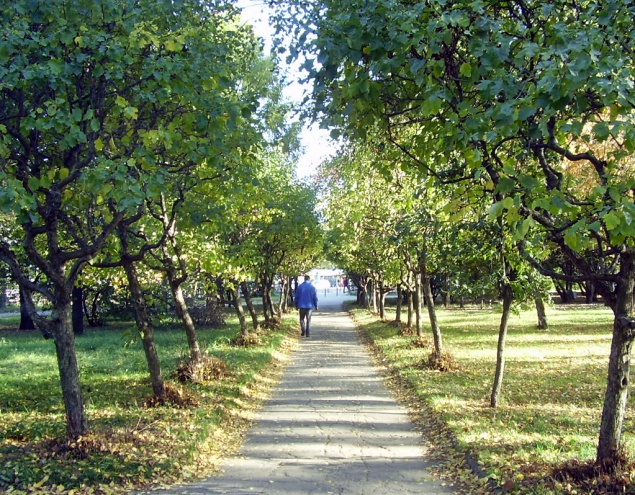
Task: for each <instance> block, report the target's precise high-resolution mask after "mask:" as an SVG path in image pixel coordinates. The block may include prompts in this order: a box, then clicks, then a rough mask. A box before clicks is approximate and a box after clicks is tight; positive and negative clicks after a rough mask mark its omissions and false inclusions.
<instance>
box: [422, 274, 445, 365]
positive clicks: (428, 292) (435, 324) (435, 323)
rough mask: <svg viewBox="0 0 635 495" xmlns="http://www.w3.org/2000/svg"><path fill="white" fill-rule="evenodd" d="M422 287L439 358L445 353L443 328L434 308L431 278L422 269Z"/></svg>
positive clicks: (435, 349)
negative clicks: (442, 335)
mask: <svg viewBox="0 0 635 495" xmlns="http://www.w3.org/2000/svg"><path fill="white" fill-rule="evenodd" d="M421 274H422V284H421V285H422V287H423V292H424V294H425V297H426V299H427V300H428V305H427V306H428V317H429V318H430V326H431V327H432V338H433V339H434V351H435V352H436V354H437V356H441V354H442V353H443V339H442V337H441V328H440V327H439V320H438V319H437V312H436V310H435V307H434V297H433V296H432V287H431V286H430V277H429V276H428V272H427V270H426V268H425V267H424V266H423V267H421Z"/></svg>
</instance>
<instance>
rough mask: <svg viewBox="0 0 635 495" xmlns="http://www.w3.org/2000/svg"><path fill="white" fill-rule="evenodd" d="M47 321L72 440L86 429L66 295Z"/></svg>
mask: <svg viewBox="0 0 635 495" xmlns="http://www.w3.org/2000/svg"><path fill="white" fill-rule="evenodd" d="M51 321H52V328H51V330H52V333H53V335H54V339H55V352H56V354H57V367H58V369H59V373H60V383H61V386H62V397H63V399H64V408H65V409H66V434H67V435H68V438H69V439H71V440H75V439H77V438H79V437H80V436H82V435H85V434H86V433H88V420H87V419H86V415H85V413H84V401H83V398H82V391H81V386H80V381H79V368H78V366H77V356H76V353H75V334H74V333H73V322H72V306H71V302H70V298H69V299H68V302H61V303H58V304H56V307H55V308H54V309H53V316H52V320H51Z"/></svg>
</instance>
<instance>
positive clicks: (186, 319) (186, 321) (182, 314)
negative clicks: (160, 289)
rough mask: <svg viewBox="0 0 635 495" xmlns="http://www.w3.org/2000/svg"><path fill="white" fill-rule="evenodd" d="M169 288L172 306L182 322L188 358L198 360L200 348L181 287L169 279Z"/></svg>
mask: <svg viewBox="0 0 635 495" xmlns="http://www.w3.org/2000/svg"><path fill="white" fill-rule="evenodd" d="M169 283H170V289H171V290H172V297H173V298H174V307H175V308H176V314H178V315H179V318H180V319H181V322H182V323H183V329H184V330H185V335H186V336H187V344H188V346H189V349H190V359H192V361H199V360H200V359H201V348H200V346H199V345H198V338H197V336H196V326H195V325H194V320H192V316H191V315H190V310H189V309H188V307H187V303H186V302H185V296H184V295H183V289H182V287H181V284H180V283H178V281H172V280H170V281H169Z"/></svg>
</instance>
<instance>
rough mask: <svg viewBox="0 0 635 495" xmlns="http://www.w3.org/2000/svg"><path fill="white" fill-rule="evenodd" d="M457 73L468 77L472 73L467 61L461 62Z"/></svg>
mask: <svg viewBox="0 0 635 495" xmlns="http://www.w3.org/2000/svg"><path fill="white" fill-rule="evenodd" d="M459 73H460V74H461V75H462V76H465V77H470V76H471V75H472V66H471V65H470V64H469V63H468V62H463V63H462V64H461V67H460V68H459Z"/></svg>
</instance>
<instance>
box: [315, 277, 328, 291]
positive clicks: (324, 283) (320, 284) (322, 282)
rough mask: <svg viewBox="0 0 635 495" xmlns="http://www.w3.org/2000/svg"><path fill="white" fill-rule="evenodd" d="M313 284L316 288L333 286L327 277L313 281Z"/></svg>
mask: <svg viewBox="0 0 635 495" xmlns="http://www.w3.org/2000/svg"><path fill="white" fill-rule="evenodd" d="M312 284H313V285H315V288H316V289H330V288H331V282H329V281H328V280H325V279H321V280H315V281H314V282H312Z"/></svg>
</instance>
